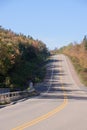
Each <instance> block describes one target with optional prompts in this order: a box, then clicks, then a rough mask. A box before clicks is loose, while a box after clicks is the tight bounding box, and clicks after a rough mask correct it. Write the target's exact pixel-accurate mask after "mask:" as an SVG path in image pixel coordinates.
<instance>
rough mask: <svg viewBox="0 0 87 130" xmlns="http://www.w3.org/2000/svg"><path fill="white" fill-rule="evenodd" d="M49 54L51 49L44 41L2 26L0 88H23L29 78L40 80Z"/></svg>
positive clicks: (34, 80) (0, 28)
mask: <svg viewBox="0 0 87 130" xmlns="http://www.w3.org/2000/svg"><path fill="white" fill-rule="evenodd" d="M48 56H49V51H48V49H47V47H46V44H45V43H43V42H42V41H40V40H34V39H33V38H32V37H31V36H30V35H28V36H25V35H23V34H21V33H20V34H17V33H14V32H13V31H11V30H10V29H9V30H8V29H4V28H3V27H2V26H0V88H3V87H4V88H10V90H11V91H14V90H23V89H26V87H27V83H28V81H29V80H32V82H34V83H36V82H40V81H41V80H43V78H44V75H45V67H44V63H45V62H46V59H47V57H48Z"/></svg>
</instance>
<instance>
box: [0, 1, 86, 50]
mask: <svg viewBox="0 0 87 130" xmlns="http://www.w3.org/2000/svg"><path fill="white" fill-rule="evenodd" d="M0 25H1V26H2V27H4V28H6V29H11V30H12V31H14V32H16V33H22V34H24V35H30V36H32V37H33V38H34V39H39V40H41V41H43V42H44V43H45V44H46V45H47V47H48V48H49V49H51V50H52V49H55V48H60V47H62V46H66V45H68V44H69V43H71V42H78V43H80V42H81V40H82V39H83V37H84V35H87V0H0Z"/></svg>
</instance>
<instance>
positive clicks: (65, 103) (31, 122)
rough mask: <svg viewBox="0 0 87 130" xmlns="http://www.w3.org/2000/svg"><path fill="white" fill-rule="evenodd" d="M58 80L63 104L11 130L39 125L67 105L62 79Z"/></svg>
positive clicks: (22, 129) (21, 129)
mask: <svg viewBox="0 0 87 130" xmlns="http://www.w3.org/2000/svg"><path fill="white" fill-rule="evenodd" d="M60 80H61V84H62V90H63V95H64V101H63V103H62V104H61V105H60V106H58V107H57V108H55V109H53V110H51V111H50V112H48V113H47V114H44V115H42V116H40V117H38V118H36V119H34V120H32V121H30V122H27V123H24V124H23V125H21V126H18V127H16V128H13V129H12V130H24V129H25V128H28V127H30V126H33V125H35V124H37V123H39V122H41V121H43V120H45V119H47V118H49V117H51V116H53V115H54V114H56V113H58V112H59V111H61V110H62V109H64V107H65V106H66V105H67V103H68V98H67V95H66V92H65V90H64V86H63V83H62V77H60Z"/></svg>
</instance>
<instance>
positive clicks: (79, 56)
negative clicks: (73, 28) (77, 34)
mask: <svg viewBox="0 0 87 130" xmlns="http://www.w3.org/2000/svg"><path fill="white" fill-rule="evenodd" d="M54 53H55V54H57V53H63V54H65V55H67V56H68V57H69V58H70V59H71V61H72V63H73V65H74V67H75V69H76V71H77V73H78V75H79V77H80V79H81V81H82V83H84V84H85V85H86V86H87V36H84V38H83V40H82V41H81V43H70V44H68V45H67V46H64V47H61V48H60V49H58V50H55V51H54Z"/></svg>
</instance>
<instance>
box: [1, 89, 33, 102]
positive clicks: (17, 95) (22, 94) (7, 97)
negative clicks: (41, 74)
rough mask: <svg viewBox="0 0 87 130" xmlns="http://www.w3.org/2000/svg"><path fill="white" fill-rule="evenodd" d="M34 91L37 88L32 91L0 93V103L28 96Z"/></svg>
mask: <svg viewBox="0 0 87 130" xmlns="http://www.w3.org/2000/svg"><path fill="white" fill-rule="evenodd" d="M33 93H35V89H33V90H30V91H27V90H25V91H17V92H8V93H2V94H0V104H4V103H10V102H12V101H16V100H19V99H22V98H26V97H28V96H30V95H31V94H33Z"/></svg>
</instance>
